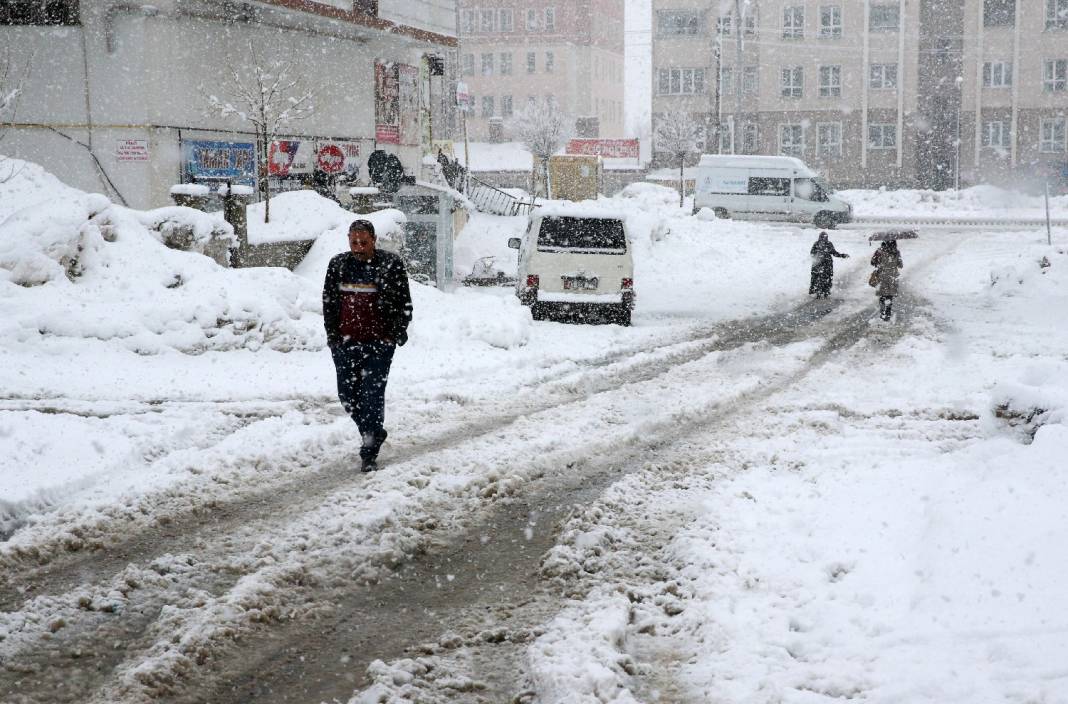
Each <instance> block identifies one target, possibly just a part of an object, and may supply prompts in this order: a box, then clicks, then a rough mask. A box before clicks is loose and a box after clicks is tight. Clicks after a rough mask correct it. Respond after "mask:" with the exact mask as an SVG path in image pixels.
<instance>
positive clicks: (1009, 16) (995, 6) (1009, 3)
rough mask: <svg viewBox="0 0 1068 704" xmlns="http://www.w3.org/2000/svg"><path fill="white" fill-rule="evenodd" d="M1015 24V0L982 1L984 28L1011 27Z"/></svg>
mask: <svg viewBox="0 0 1068 704" xmlns="http://www.w3.org/2000/svg"><path fill="white" fill-rule="evenodd" d="M1015 24H1016V0H983V26H984V27H1005V26H1008V27H1012V26H1013V25H1015Z"/></svg>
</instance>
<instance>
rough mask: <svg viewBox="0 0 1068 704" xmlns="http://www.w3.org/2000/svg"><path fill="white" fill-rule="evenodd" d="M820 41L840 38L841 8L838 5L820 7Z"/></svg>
mask: <svg viewBox="0 0 1068 704" xmlns="http://www.w3.org/2000/svg"><path fill="white" fill-rule="evenodd" d="M819 36H820V38H821V39H838V38H839V37H841V36H842V8H841V6H839V5H824V6H822V7H820V31H819Z"/></svg>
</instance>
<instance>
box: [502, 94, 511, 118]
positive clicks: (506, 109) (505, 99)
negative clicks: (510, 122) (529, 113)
mask: <svg viewBox="0 0 1068 704" xmlns="http://www.w3.org/2000/svg"><path fill="white" fill-rule="evenodd" d="M513 111H514V109H513V107H512V96H510V95H502V96H501V117H511V116H512V113H513Z"/></svg>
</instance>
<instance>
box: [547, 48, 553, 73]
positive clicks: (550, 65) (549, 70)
mask: <svg viewBox="0 0 1068 704" xmlns="http://www.w3.org/2000/svg"><path fill="white" fill-rule="evenodd" d="M554 68H556V54H554V53H553V52H551V51H547V52H545V73H552V72H553V69H554Z"/></svg>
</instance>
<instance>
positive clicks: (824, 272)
mask: <svg viewBox="0 0 1068 704" xmlns="http://www.w3.org/2000/svg"><path fill="white" fill-rule="evenodd" d="M809 253H810V254H811V255H812V277H811V279H810V280H809V284H808V292H809V294H810V295H812V294H815V296H816V298H826V297H827V296H829V295H830V294H831V282H832V281H833V280H834V257H841V258H843V259H847V258H849V255H848V254H843V253H841V252H839V251H838V250H837V249H835V248H834V243H833V242H831V241H830V240H829V239H827V233H826V232H821V233H820V234H819V237H817V238H816V241H815V243H813V245H812V249H811V250H810V252H809Z"/></svg>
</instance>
